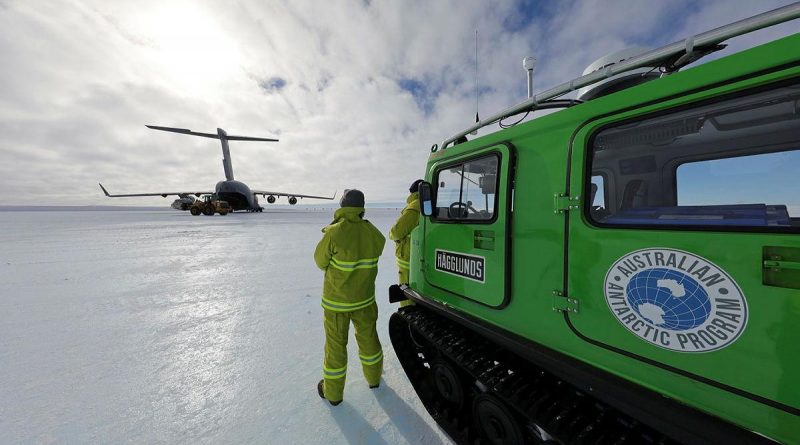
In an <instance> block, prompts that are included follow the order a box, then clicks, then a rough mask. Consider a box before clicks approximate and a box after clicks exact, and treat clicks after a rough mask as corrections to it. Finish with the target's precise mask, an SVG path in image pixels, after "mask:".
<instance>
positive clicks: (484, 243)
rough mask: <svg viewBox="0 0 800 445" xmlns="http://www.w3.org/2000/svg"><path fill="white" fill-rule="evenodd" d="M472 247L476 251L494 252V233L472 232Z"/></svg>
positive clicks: (490, 231) (489, 231) (487, 231)
mask: <svg viewBox="0 0 800 445" xmlns="http://www.w3.org/2000/svg"><path fill="white" fill-rule="evenodd" d="M472 241H473V244H472V246H473V247H474V248H476V249H483V250H494V231H493V230H475V231H474V232H472Z"/></svg>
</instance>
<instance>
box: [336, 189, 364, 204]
mask: <svg viewBox="0 0 800 445" xmlns="http://www.w3.org/2000/svg"><path fill="white" fill-rule="evenodd" d="M339 207H364V194H363V193H361V190H358V189H344V194H342V199H341V200H340V201H339Z"/></svg>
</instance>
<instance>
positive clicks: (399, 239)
mask: <svg viewBox="0 0 800 445" xmlns="http://www.w3.org/2000/svg"><path fill="white" fill-rule="evenodd" d="M421 182H422V179H417V180H416V181H414V182H413V183H411V187H409V188H408V191H409V193H411V194H410V195H408V198H407V199H406V206H405V208H403V210H402V211H401V212H400V218H398V219H397V222H396V223H394V226H392V229H391V230H390V231H389V239H391V240H392V241H394V242H395V248H394V255H395V257H396V260H397V268H398V274H399V279H398V283H399V284H408V267H409V263H408V261H409V259H410V258H411V231H412V230H414V228H415V227H417V225H418V224H419V184H420V183H421ZM409 304H412V303H411V301H409V300H406V301H403V302H402V303H400V306H407V305H409Z"/></svg>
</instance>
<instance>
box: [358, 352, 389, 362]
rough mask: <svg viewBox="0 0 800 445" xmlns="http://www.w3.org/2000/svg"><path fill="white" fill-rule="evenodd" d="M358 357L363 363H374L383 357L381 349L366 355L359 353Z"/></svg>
mask: <svg viewBox="0 0 800 445" xmlns="http://www.w3.org/2000/svg"><path fill="white" fill-rule="evenodd" d="M358 358H360V359H361V363H363V364H365V365H374V364H377V363H378V362H379V361H381V360H382V359H383V351H378V353H377V354H375V355H370V356H368V357H365V356H363V355H360V354H359V356H358Z"/></svg>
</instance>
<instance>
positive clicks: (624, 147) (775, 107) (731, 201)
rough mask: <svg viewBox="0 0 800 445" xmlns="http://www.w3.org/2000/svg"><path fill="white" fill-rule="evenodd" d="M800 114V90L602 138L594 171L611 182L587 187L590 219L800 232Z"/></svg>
mask: <svg viewBox="0 0 800 445" xmlns="http://www.w3.org/2000/svg"><path fill="white" fill-rule="evenodd" d="M799 105H800V84H797V83H795V84H794V85H789V86H782V87H779V88H775V89H773V90H770V91H763V92H759V93H755V94H751V95H745V96H739V97H735V98H732V99H727V100H723V101H717V102H714V103H710V104H705V105H703V104H700V105H697V106H695V107H694V108H692V109H683V110H681V111H678V112H674V113H671V114H662V115H660V116H658V117H653V118H649V119H642V120H640V121H637V122H626V123H625V124H622V125H618V126H614V127H607V128H605V129H603V130H601V131H600V132H598V133H597V134H596V135H595V136H594V138H593V143H592V147H591V169H590V171H593V172H603V176H597V173H594V174H593V175H592V176H590V177H588V178H587V185H586V187H587V193H591V194H592V197H593V198H592V201H591V202H588V203H587V205H586V207H587V209H586V210H587V213H588V216H589V217H590V219H591V220H593V221H595V222H597V223H599V224H601V225H611V226H616V225H620V226H629V225H636V226H647V225H653V226H659V227H666V226H692V227H697V228H700V227H715V226H716V227H726V228H735V227H747V228H750V229H751V230H752V228H761V229H763V230H765V231H770V230H781V231H792V232H794V231H798V232H800V194H798V193H797V191H798V190H800V175H798V174H797V172H798V171H800V144H798V139H797V135H798V134H800V106H799ZM600 190H605V193H604V194H602V193H600ZM598 195H602V200H603V201H602V204H601V203H600V201H598V199H599V198H598ZM587 201H588V200H587Z"/></svg>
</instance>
